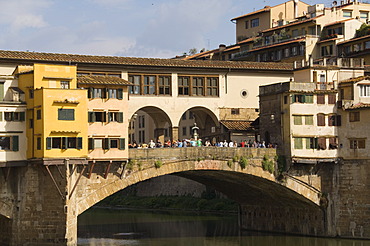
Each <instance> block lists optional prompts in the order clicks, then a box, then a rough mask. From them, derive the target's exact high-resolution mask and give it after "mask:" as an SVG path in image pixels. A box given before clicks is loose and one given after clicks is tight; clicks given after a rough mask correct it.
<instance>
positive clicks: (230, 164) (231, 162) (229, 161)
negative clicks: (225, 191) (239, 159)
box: [227, 160, 234, 168]
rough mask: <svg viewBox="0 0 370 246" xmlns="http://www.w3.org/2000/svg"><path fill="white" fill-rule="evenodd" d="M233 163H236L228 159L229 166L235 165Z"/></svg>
mask: <svg viewBox="0 0 370 246" xmlns="http://www.w3.org/2000/svg"><path fill="white" fill-rule="evenodd" d="M233 163H234V162H233V161H232V160H228V161H227V166H228V167H230V168H231V167H232V165H233Z"/></svg>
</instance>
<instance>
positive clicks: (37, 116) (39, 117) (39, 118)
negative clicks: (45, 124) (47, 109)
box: [36, 109, 41, 120]
mask: <svg viewBox="0 0 370 246" xmlns="http://www.w3.org/2000/svg"><path fill="white" fill-rule="evenodd" d="M36 119H38V120H41V109H38V110H37V111H36Z"/></svg>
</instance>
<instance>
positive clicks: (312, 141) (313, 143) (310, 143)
mask: <svg viewBox="0 0 370 246" xmlns="http://www.w3.org/2000/svg"><path fill="white" fill-rule="evenodd" d="M317 148H318V139H317V138H313V137H312V138H306V149H317Z"/></svg>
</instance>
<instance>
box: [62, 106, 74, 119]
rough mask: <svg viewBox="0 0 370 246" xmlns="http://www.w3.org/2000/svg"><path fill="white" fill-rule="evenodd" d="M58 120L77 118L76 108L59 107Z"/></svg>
mask: <svg viewBox="0 0 370 246" xmlns="http://www.w3.org/2000/svg"><path fill="white" fill-rule="evenodd" d="M58 120H75V110H74V109H64V108H59V109H58Z"/></svg>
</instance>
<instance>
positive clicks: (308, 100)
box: [304, 95, 313, 103]
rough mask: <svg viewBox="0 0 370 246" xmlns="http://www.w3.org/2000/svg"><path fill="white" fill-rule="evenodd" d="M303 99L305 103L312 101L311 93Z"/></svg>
mask: <svg viewBox="0 0 370 246" xmlns="http://www.w3.org/2000/svg"><path fill="white" fill-rule="evenodd" d="M304 101H305V102H306V103H313V95H305V99H304Z"/></svg>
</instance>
